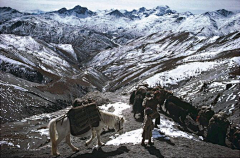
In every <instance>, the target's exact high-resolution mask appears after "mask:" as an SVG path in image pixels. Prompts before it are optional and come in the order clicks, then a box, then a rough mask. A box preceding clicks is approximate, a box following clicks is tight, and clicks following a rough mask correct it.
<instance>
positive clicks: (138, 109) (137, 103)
mask: <svg viewBox="0 0 240 158" xmlns="http://www.w3.org/2000/svg"><path fill="white" fill-rule="evenodd" d="M142 102H143V96H142V94H137V95H136V96H135V98H134V102H133V113H134V115H133V117H134V118H136V117H135V115H136V114H137V113H140V114H141V118H143V115H144V108H143V106H142Z"/></svg>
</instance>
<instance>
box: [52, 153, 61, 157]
mask: <svg viewBox="0 0 240 158" xmlns="http://www.w3.org/2000/svg"><path fill="white" fill-rule="evenodd" d="M52 155H54V156H60V153H53V154H52Z"/></svg>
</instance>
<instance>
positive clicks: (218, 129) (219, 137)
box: [206, 112, 230, 145]
mask: <svg viewBox="0 0 240 158" xmlns="http://www.w3.org/2000/svg"><path fill="white" fill-rule="evenodd" d="M229 125H230V122H229V121H228V120H227V115H226V113H224V112H220V113H218V114H214V115H213V117H212V118H211V119H210V120H209V125H208V131H207V139H206V140H207V141H209V142H211V143H214V144H219V145H226V144H225V140H226V134H227V129H228V127H229Z"/></svg>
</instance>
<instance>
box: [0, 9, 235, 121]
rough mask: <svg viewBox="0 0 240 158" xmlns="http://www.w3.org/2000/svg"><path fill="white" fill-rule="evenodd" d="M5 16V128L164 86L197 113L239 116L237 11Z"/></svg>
mask: <svg viewBox="0 0 240 158" xmlns="http://www.w3.org/2000/svg"><path fill="white" fill-rule="evenodd" d="M0 14H1V15H0V17H1V23H0V33H1V34H0V69H1V71H0V75H1V82H0V84H1V97H2V99H1V104H3V105H4V106H2V107H1V108H2V111H4V112H3V113H2V114H1V120H2V121H12V120H18V119H21V118H23V117H26V116H31V115H34V114H36V113H42V112H43V111H46V109H47V111H48V112H50V111H54V110H57V109H60V108H63V107H66V106H67V105H69V104H71V101H72V99H73V98H75V97H81V96H82V95H84V94H85V93H86V92H89V91H92V90H95V89H98V90H100V91H101V90H102V91H120V92H126V93H128V92H130V91H131V90H132V88H133V87H134V86H135V85H137V84H139V83H142V82H147V83H148V84H149V85H156V84H161V85H162V86H164V87H166V88H167V89H171V90H173V91H174V94H175V95H177V96H181V97H183V98H184V99H186V100H187V101H189V102H190V101H191V102H192V103H193V104H194V106H202V105H203V104H208V105H213V104H214V105H213V106H214V110H215V111H216V112H217V111H228V112H229V113H232V114H233V115H232V120H234V117H235V116H236V114H237V113H238V112H239V101H238V100H237V96H239V95H240V94H239V79H240V78H239V75H240V74H239V65H240V62H239V60H240V59H239V53H240V45H239V43H240V32H239V28H240V13H238V12H231V11H227V10H224V9H222V10H217V11H211V12H206V13H204V14H199V15H194V14H192V13H190V12H185V13H177V12H176V11H174V10H171V9H170V8H169V7H168V6H159V7H156V8H153V9H146V8H144V7H143V8H140V9H138V10H133V11H126V10H113V9H112V10H101V11H96V12H93V11H90V10H88V9H87V8H84V7H81V6H76V7H74V8H73V9H69V10H67V9H66V8H62V9H60V10H58V11H53V12H46V13H40V14H29V13H28V14H26V13H21V12H18V11H16V10H13V9H11V8H0ZM204 83H205V85H206V84H207V86H208V92H202V91H201V87H202V85H203V84H204ZM227 85H231V88H230V89H226V88H225V87H226V86H227ZM202 100H204V102H202ZM16 103H17V105H16ZM16 106H18V107H17V108H15V107H16ZM50 107H52V108H50ZM29 109H30V110H29ZM13 113H17V114H16V117H14V118H12V115H13ZM235 120H236V119H235Z"/></svg>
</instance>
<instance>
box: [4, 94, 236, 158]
mask: <svg viewBox="0 0 240 158" xmlns="http://www.w3.org/2000/svg"><path fill="white" fill-rule="evenodd" d="M89 96H92V98H93V99H96V100H98V101H99V102H101V103H106V102H112V103H114V102H125V103H128V98H129V96H128V95H120V94H117V93H93V94H91V95H89ZM87 97H88V96H87ZM103 98H105V99H103ZM66 111H67V109H65V110H62V111H58V112H55V113H51V114H49V115H51V116H48V117H47V118H48V119H46V117H42V119H37V118H36V119H35V120H34V119H32V120H31V119H28V120H27V121H26V122H25V123H24V122H23V123H21V124H20V123H19V125H18V126H15V128H14V129H13V130H9V131H7V130H6V129H7V127H6V126H9V127H10V126H11V124H4V126H1V135H7V133H6V132H8V136H9V135H11V138H12V139H14V136H15V138H16V137H18V139H21V142H25V143H22V146H20V148H18V147H9V146H1V157H2V158H4V157H54V156H52V155H50V153H51V144H50V142H49V140H48V139H47V137H46V136H42V137H41V135H39V133H37V132H35V133H34V132H31V131H34V129H36V128H41V127H44V126H46V125H47V122H48V121H49V119H51V118H52V117H56V116H59V115H61V114H63V113H64V112H66ZM123 115H124V117H125V119H126V123H125V124H124V132H128V131H132V130H135V129H139V128H141V126H142V125H141V121H138V120H135V119H134V118H133V114H132V113H131V109H126V110H124V111H123ZM162 116H163V117H166V118H167V116H164V115H163V114H162ZM44 118H45V119H44ZM167 119H171V118H167ZM4 127H5V128H4ZM17 127H18V128H17ZM8 129H9V128H8ZM13 131H14V132H15V133H13ZM27 131H28V133H24V132H27ZM24 135H25V136H24ZM29 135H30V136H31V137H30V136H29ZM111 135H114V132H113V131H111V130H110V131H108V132H104V133H102V135H101V139H102V141H103V142H107V141H109V140H110V138H109V137H110V136H111ZM20 136H21V137H20ZM36 137H41V141H39V142H36V140H37V139H36ZM32 141H35V142H36V144H38V145H35V147H34V146H33V145H34V144H33V143H32ZM71 141H72V143H73V144H74V145H75V146H76V147H78V148H80V151H79V152H75V153H74V152H72V150H71V149H70V147H69V146H68V145H67V144H66V143H64V142H61V143H60V145H59V152H60V153H61V155H60V156H59V157H79V158H80V157H92V158H96V157H126V158H130V157H131V158H133V157H134V158H135V157H136V158H139V157H194V158H195V157H236V158H237V157H240V151H239V150H233V149H231V148H228V147H225V146H220V145H216V144H211V143H207V142H204V141H195V140H192V139H187V138H182V137H170V140H166V139H154V145H153V146H146V147H143V146H141V145H140V144H135V145H134V144H122V145H119V146H114V145H106V146H102V147H101V148H99V149H94V148H92V147H93V146H94V145H95V144H96V142H94V144H93V145H89V147H85V146H84V143H85V141H86V138H77V137H71ZM29 144H30V145H29Z"/></svg>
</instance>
